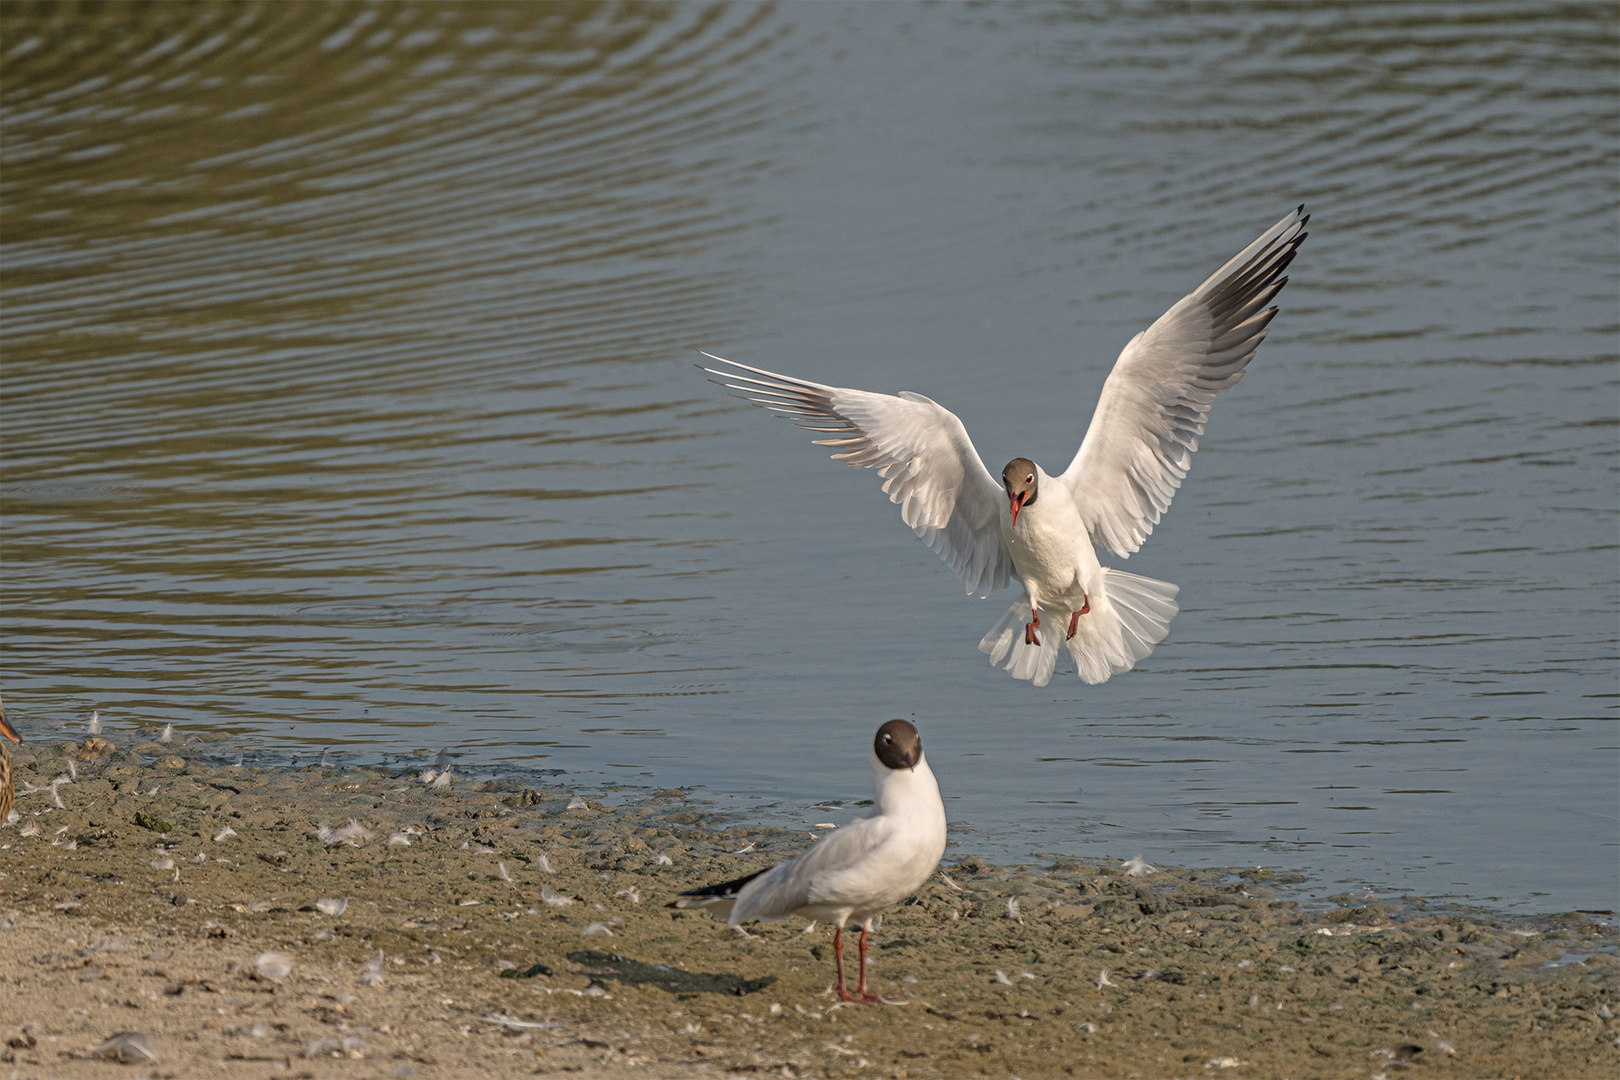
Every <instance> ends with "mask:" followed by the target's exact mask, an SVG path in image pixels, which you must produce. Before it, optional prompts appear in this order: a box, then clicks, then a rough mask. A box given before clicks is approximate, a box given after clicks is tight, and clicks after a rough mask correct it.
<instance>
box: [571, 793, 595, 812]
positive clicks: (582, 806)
mask: <svg viewBox="0 0 1620 1080" xmlns="http://www.w3.org/2000/svg"><path fill="white" fill-rule="evenodd" d="M567 809H569V810H589V809H590V806H589V805H587V804H586V802H585V800H584V799H582V798H580V797H579V796H578V795H575V796H574V797H573V798H572V799H569V800H568V806H567Z"/></svg>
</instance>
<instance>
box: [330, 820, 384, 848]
mask: <svg viewBox="0 0 1620 1080" xmlns="http://www.w3.org/2000/svg"><path fill="white" fill-rule="evenodd" d="M315 835H316V837H317V838H318V839H319V840H320V841H321V843H323V844H325V845H326V846H327V847H336V846H337V845H338V844H348V845H349V846H350V847H360V846H362V845H364V844H365V843H366V841H368V840H371V839H373V838H374V837H375V836H376V835H377V834H376V833H374V832H372V831H371V830H370V829H368V828H366V827H365V826H364V825H362V824H360V822H359V821H358V820H357V819H355V818H350V819H349V823H348V824H347V825H345V826H343V828H341V829H329V828H327V827H326V826H325V825H322V826H321V827H320V828H319V829H316V830H315Z"/></svg>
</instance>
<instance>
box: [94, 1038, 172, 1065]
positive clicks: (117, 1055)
mask: <svg viewBox="0 0 1620 1080" xmlns="http://www.w3.org/2000/svg"><path fill="white" fill-rule="evenodd" d="M92 1053H94V1054H95V1055H96V1057H99V1058H106V1059H108V1060H109V1061H121V1062H123V1063H124V1064H125V1065H139V1064H140V1063H141V1062H143V1061H156V1060H157V1059H158V1052H157V1043H156V1042H155V1041H154V1040H153V1038H152V1036H150V1035H147V1034H146V1033H144V1032H140V1031H121V1032H119V1033H118V1034H117V1035H114V1036H113V1037H112V1038H110V1039H108V1040H107V1041H106V1042H104V1043H102V1044H101V1045H100V1046H98V1047H96V1048H95V1050H94V1051H92Z"/></svg>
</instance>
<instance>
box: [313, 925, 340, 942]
mask: <svg viewBox="0 0 1620 1080" xmlns="http://www.w3.org/2000/svg"><path fill="white" fill-rule="evenodd" d="M309 940H310V941H312V942H318V941H336V940H337V931H336V930H333V929H332V928H331V927H330V926H328V927H327V928H326V929H325V930H317V931H316V932H315V933H313V934H311V935H310V936H309Z"/></svg>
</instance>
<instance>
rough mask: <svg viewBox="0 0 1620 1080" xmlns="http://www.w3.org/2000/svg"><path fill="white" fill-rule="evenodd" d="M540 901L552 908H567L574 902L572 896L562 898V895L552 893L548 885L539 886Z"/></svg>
mask: <svg viewBox="0 0 1620 1080" xmlns="http://www.w3.org/2000/svg"><path fill="white" fill-rule="evenodd" d="M540 899H542V900H544V901H545V902H546V903H547V904H550V905H551V906H552V907H567V906H568V905H569V904H572V903H573V902H574V898H573V897H572V896H564V895H563V894H562V893H559V892H554V891H552V888H551V886H550V885H542V886H540Z"/></svg>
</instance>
